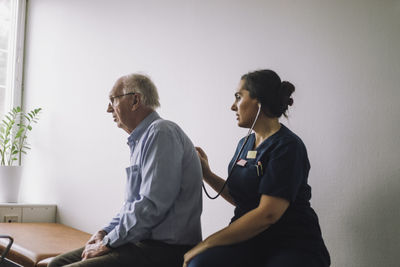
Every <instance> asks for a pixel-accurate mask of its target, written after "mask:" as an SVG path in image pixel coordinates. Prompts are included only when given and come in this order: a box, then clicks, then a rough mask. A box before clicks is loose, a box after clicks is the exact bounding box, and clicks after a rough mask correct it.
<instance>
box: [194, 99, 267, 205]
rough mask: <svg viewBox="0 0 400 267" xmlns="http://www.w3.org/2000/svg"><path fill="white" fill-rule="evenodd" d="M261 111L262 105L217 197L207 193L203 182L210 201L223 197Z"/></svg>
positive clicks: (205, 191) (204, 188)
mask: <svg viewBox="0 0 400 267" xmlns="http://www.w3.org/2000/svg"><path fill="white" fill-rule="evenodd" d="M260 111H261V105H258V111H257V115H256V118H255V119H254V121H253V124H252V125H251V127H250V129H249V131H248V132H247V135H246V138H245V139H244V142H243V144H242V146H241V147H240V150H239V153H238V154H237V156H236V158H235V161H234V162H233V165H232V167H231V169H230V170H229V172H228V177H227V178H226V180H225V182H224V184H223V185H222V188H221V189H220V190H219V192H218V193H217V194H216V195H215V196H211V195H210V194H209V193H208V192H207V189H206V187H205V185H204V182H203V184H202V186H203V190H204V193H206V195H207V197H208V198H209V199H216V198H217V197H219V196H220V195H221V193H222V192H223V191H224V189H225V186H226V184H227V182H228V180H229V178H230V177H231V175H232V172H233V169H234V168H235V166H236V162H237V161H238V159H239V157H240V154H241V153H242V152H243V149H244V146H245V145H246V144H247V141H248V140H249V137H250V135H251V133H252V132H253V128H254V125H256V122H257V120H258V116H259V115H260Z"/></svg>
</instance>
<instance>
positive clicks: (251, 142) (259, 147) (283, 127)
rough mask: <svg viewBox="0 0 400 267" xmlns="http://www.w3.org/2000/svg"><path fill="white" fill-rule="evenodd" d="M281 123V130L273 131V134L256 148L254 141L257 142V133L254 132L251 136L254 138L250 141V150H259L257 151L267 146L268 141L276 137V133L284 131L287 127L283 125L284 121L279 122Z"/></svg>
mask: <svg viewBox="0 0 400 267" xmlns="http://www.w3.org/2000/svg"><path fill="white" fill-rule="evenodd" d="M279 124H280V125H281V127H280V128H279V130H278V131H276V132H275V133H273V134H272V135H270V136H268V138H267V139H265V140H264V141H262V142H261V143H260V144H259V145H258V146H257V147H256V148H254V143H255V142H256V134H255V133H252V134H251V138H252V139H251V140H250V142H249V144H250V147H249V150H257V151H259V150H261V149H262V148H263V147H264V146H266V145H267V144H268V143H270V141H271V140H273V139H274V137H275V136H276V135H278V134H279V133H280V132H282V131H283V129H285V128H286V126H285V125H283V124H282V123H279Z"/></svg>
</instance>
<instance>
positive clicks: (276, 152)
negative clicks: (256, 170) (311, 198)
mask: <svg viewBox="0 0 400 267" xmlns="http://www.w3.org/2000/svg"><path fill="white" fill-rule="evenodd" d="M304 150H305V148H304V147H302V146H301V145H300V144H299V143H297V142H295V141H293V140H291V141H281V142H280V143H279V144H277V146H276V147H275V148H274V149H273V150H272V151H271V153H270V154H269V157H268V158H267V159H266V162H265V164H266V165H264V166H265V167H264V168H265V171H264V175H263V176H262V178H261V181H260V187H259V193H261V194H265V195H270V196H276V197H281V198H285V199H287V200H288V201H290V202H293V201H294V200H295V199H296V196H297V193H298V191H299V188H300V186H301V184H302V182H303V181H305V180H306V178H307V175H308V170H306V168H307V166H306V164H305V160H304Z"/></svg>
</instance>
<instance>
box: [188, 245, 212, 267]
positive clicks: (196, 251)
mask: <svg viewBox="0 0 400 267" xmlns="http://www.w3.org/2000/svg"><path fill="white" fill-rule="evenodd" d="M207 248H208V247H207V245H206V243H205V242H204V241H203V242H200V243H199V244H197V246H195V247H194V248H192V249H191V250H189V251H188V252H186V254H185V255H184V256H183V267H187V266H188V264H189V261H191V260H192V259H193V258H194V257H196V256H197V255H199V254H200V253H202V252H203V251H205V250H206V249H207Z"/></svg>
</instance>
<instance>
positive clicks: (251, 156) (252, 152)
mask: <svg viewBox="0 0 400 267" xmlns="http://www.w3.org/2000/svg"><path fill="white" fill-rule="evenodd" d="M256 156H257V150H249V151H248V152H247V158H248V159H255V158H256Z"/></svg>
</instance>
